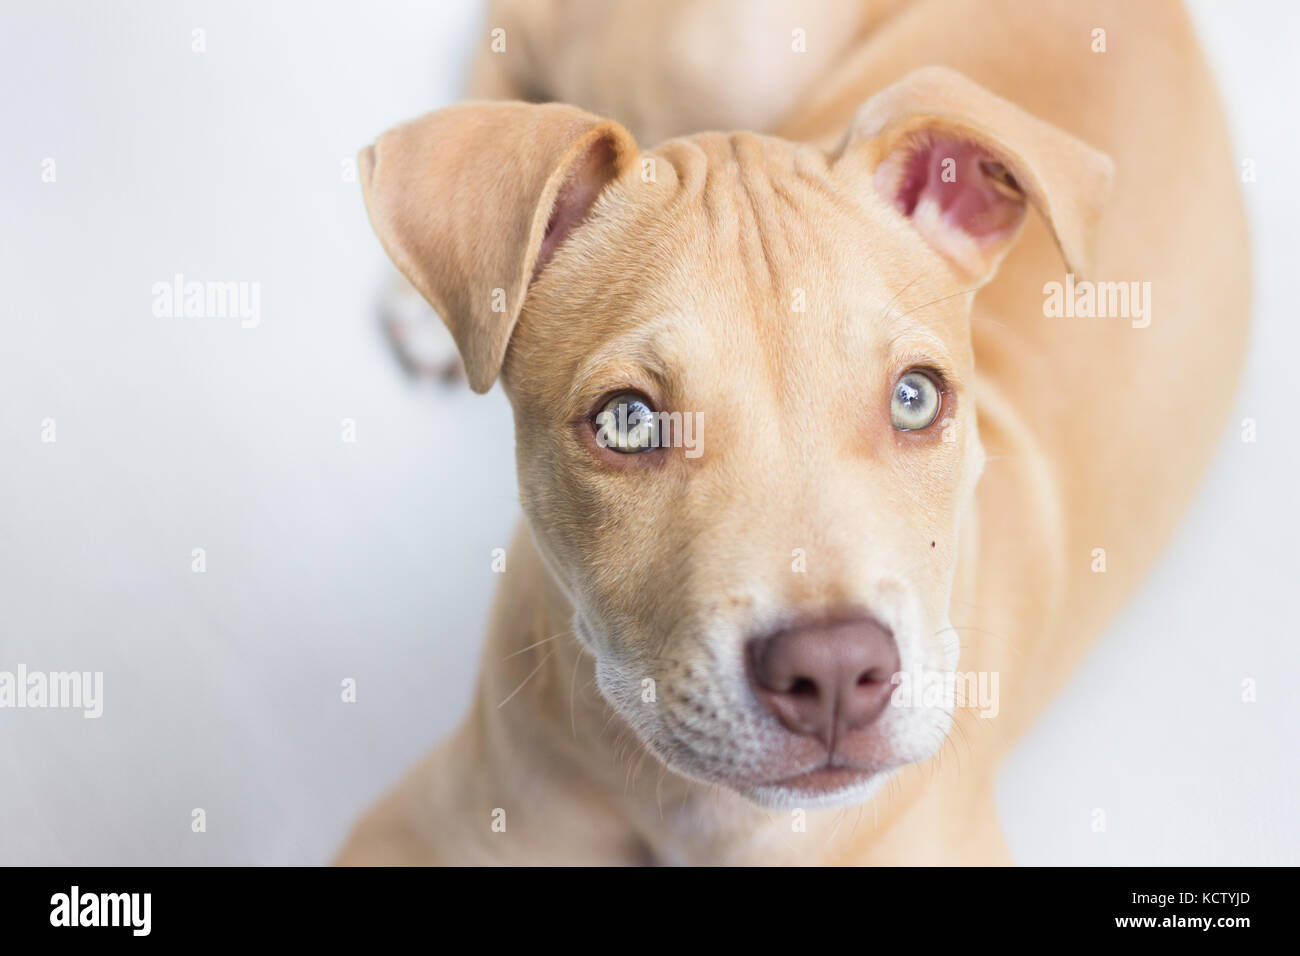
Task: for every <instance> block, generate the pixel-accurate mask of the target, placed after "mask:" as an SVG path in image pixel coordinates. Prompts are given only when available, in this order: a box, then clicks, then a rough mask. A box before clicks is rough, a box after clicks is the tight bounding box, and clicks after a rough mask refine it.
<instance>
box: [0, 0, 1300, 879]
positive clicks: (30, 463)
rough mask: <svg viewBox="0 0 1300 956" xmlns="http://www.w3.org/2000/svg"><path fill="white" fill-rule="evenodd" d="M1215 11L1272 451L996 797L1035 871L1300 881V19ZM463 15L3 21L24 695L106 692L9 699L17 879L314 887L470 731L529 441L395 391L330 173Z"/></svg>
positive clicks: (359, 235) (436, 398) (0, 817)
mask: <svg viewBox="0 0 1300 956" xmlns="http://www.w3.org/2000/svg"><path fill="white" fill-rule="evenodd" d="M340 9H342V10H346V11H348V12H346V13H342V14H341V13H340V12H339V11H340ZM1195 9H1196V11H1197V15H1198V20H1199V21H1200V22H1201V24H1202V25H1203V27H1204V35H1205V42H1206V45H1207V47H1208V48H1209V51H1210V53H1211V55H1212V58H1213V59H1214V61H1215V63H1216V65H1217V66H1218V68H1219V71H1220V75H1221V78H1222V86H1223V92H1224V96H1225V99H1226V101H1227V103H1228V106H1229V109H1230V112H1231V113H1232V116H1233V122H1234V130H1235V135H1236V148H1237V152H1238V154H1239V155H1240V156H1241V157H1242V158H1249V159H1253V160H1254V161H1255V164H1256V168H1257V179H1256V181H1255V182H1253V183H1249V184H1247V185H1246V186H1245V187H1244V189H1245V193H1246V198H1247V201H1248V202H1249V205H1250V213H1251V217H1252V222H1253V226H1254V231H1255V256H1256V264H1257V274H1258V290H1257V300H1256V306H1257V316H1258V321H1257V325H1256V337H1255V342H1254V346H1253V353H1252V356H1253V357H1252V361H1251V366H1250V373H1249V375H1248V377H1247V379H1246V382H1245V386H1244V388H1243V390H1242V393H1241V396H1240V401H1239V405H1240V408H1239V414H1238V415H1237V416H1236V418H1237V419H1241V418H1244V417H1251V418H1254V419H1255V420H1256V421H1257V422H1258V433H1259V438H1258V441H1257V442H1255V443H1253V444H1244V443H1242V442H1241V441H1240V440H1239V438H1238V435H1237V431H1236V428H1235V427H1234V429H1233V430H1231V431H1230V432H1229V433H1225V436H1224V444H1223V448H1222V451H1221V453H1220V456H1219V459H1218V461H1217V463H1216V465H1215V467H1214V469H1213V472H1212V473H1211V475H1210V476H1209V479H1208V481H1207V482H1206V485H1205V488H1204V491H1203V493H1202V495H1201V498H1200V500H1199V501H1198V503H1197V505H1196V507H1195V509H1194V511H1193V513H1192V514H1191V515H1190V516H1189V518H1188V520H1187V522H1186V524H1185V526H1184V527H1183V529H1182V531H1181V532H1180V533H1179V536H1178V538H1177V541H1176V542H1175V545H1174V547H1173V548H1172V549H1171V550H1170V551H1169V552H1168V554H1167V555H1166V557H1165V559H1164V560H1163V561H1162V562H1161V564H1160V566H1159V567H1158V569H1157V571H1156V572H1155V574H1154V575H1153V577H1152V579H1151V580H1150V582H1149V584H1148V586H1147V587H1146V588H1145V590H1144V591H1143V592H1142V594H1141V596H1140V598H1139V599H1138V600H1137V601H1136V602H1135V603H1134V604H1133V605H1132V606H1131V607H1130V608H1129V610H1128V611H1127V612H1126V613H1125V614H1124V616H1123V617H1122V619H1121V620H1119V621H1118V622H1117V623H1116V625H1115V626H1114V627H1113V628H1112V629H1111V631H1110V633H1109V634H1107V635H1106V636H1105V638H1104V639H1103V640H1102V641H1101V643H1100V644H1099V646H1098V648H1097V650H1096V652H1095V653H1094V654H1093V655H1092V656H1091V658H1090V660H1089V662H1088V663H1087V665H1086V666H1085V667H1084V668H1083V669H1082V670H1081V671H1080V672H1079V673H1078V675H1077V677H1076V678H1075V680H1074V681H1073V683H1072V684H1071V686H1070V688H1069V690H1068V691H1067V692H1066V693H1065V694H1064V695H1063V696H1062V697H1061V698H1060V699H1059V701H1058V702H1057V703H1056V704H1055V706H1054V707H1053V708H1052V710H1051V712H1050V714H1049V715H1048V716H1047V717H1046V719H1044V720H1043V721H1042V723H1041V724H1040V725H1039V726H1038V727H1037V729H1036V730H1035V731H1034V732H1033V733H1032V735H1031V736H1030V737H1029V738H1028V739H1027V740H1026V741H1025V742H1024V744H1023V746H1022V747H1020V749H1019V751H1018V752H1017V754H1016V755H1015V757H1014V759H1013V760H1012V761H1011V763H1010V764H1009V766H1008V767H1007V769H1006V772H1005V773H1004V775H1003V779H1002V782H1001V786H1000V793H999V796H1000V805H1001V809H1002V813H1003V816H1004V819H1005V823H1006V829H1007V832H1008V833H1009V835H1010V838H1011V842H1012V846H1013V849H1014V851H1015V854H1016V856H1017V857H1018V859H1020V860H1021V861H1022V862H1025V863H1067V862H1081V863H1113V864H1118V863H1264V862H1271V863H1292V864H1294V863H1297V862H1300V819H1298V817H1297V813H1296V802H1295V793H1296V790H1297V788H1298V787H1300V761H1298V759H1297V745H1296V734H1297V730H1298V729H1300V726H1298V725H1300V719H1298V718H1300V704H1298V703H1297V701H1300V694H1297V690H1296V676H1295V675H1296V673H1297V671H1300V627H1297V624H1296V618H1295V615H1294V613H1293V612H1292V609H1291V607H1290V602H1291V600H1292V599H1293V597H1294V596H1295V591H1296V582H1297V561H1296V558H1295V555H1294V551H1293V549H1294V542H1295V541H1296V540H1297V538H1300V509H1297V506H1296V499H1295V494H1296V491H1295V489H1296V482H1295V477H1294V476H1295V474H1296V471H1297V468H1298V467H1300V460H1298V458H1300V456H1298V453H1297V447H1298V441H1297V440H1298V439H1300V428H1297V425H1296V417H1295V409H1296V398H1297V388H1296V384H1295V383H1296V374H1295V372H1294V369H1293V368H1292V367H1291V365H1292V364H1293V363H1291V362H1289V361H1288V359H1289V358H1290V357H1291V356H1292V355H1293V354H1294V353H1295V352H1296V351H1297V349H1298V348H1300V319H1298V318H1297V311H1296V308H1295V304H1294V283H1293V276H1294V273H1295V269H1296V265H1297V250H1298V248H1300V247H1298V245H1297V234H1296V223H1297V222H1300V198H1298V196H1300V187H1298V186H1297V181H1296V180H1297V176H1296V163H1297V159H1296V157H1297V156H1300V142H1297V137H1296V133H1295V123H1294V117H1295V103H1294V97H1295V95H1296V92H1297V90H1300V83H1298V82H1297V78H1298V77H1297V68H1296V65H1295V62H1294V58H1295V50H1296V49H1297V48H1298V44H1300V29H1298V28H1297V14H1296V13H1295V12H1294V10H1293V8H1292V7H1291V6H1290V5H1288V4H1284V3H1278V4H1276V5H1273V4H1268V3H1264V2H1262V0H1257V2H1251V3H1243V4H1228V3H1226V2H1224V3H1210V2H1204V3H1198V4H1197V5H1196V7H1195ZM123 10H125V11H126V12H125V13H123V12H121V11H123ZM479 16H480V13H479V10H478V6H477V4H473V3H455V2H444V3H439V4H425V3H416V2H408V3H397V2H388V3H370V4H365V5H357V6H355V7H342V8H339V7H336V6H335V5H332V4H331V5H325V4H315V3H311V2H306V0H300V2H292V3H290V2H284V3H275V4H266V3H260V2H255V0H243V2H222V3H216V2H198V3H191V4H186V5H179V4H172V3H167V2H163V0H141V2H137V3H133V4H90V3H86V2H80V3H73V2H44V3H41V4H29V5H24V6H22V7H18V8H15V7H13V6H12V5H11V7H10V9H7V10H6V12H5V13H4V15H3V20H4V23H3V27H2V28H0V80H3V84H2V85H3V88H4V89H5V90H6V91H7V93H6V95H5V97H4V98H3V99H2V100H0V128H2V129H4V131H5V137H6V148H5V149H4V150H2V151H0V182H3V183H4V184H5V187H4V191H3V193H2V194H0V241H2V243H3V244H2V245H0V284H2V287H3V289H4V290H5V294H6V300H7V302H6V308H5V316H4V334H3V336H2V337H0V670H4V669H12V668H13V667H14V666H15V665H16V664H18V663H20V662H21V663H25V664H26V665H27V666H28V667H29V668H32V669H41V670H47V671H55V670H82V671H86V670H89V671H96V670H98V671H103V672H104V674H105V692H104V694H105V700H104V715H103V717H101V718H100V719H98V720H86V719H83V718H82V716H81V715H80V714H79V713H77V712H68V711H62V712H59V711H32V710H27V711H14V710H0V863H48V864H53V863H82V864H108V863H129V864H143V863H201V862H205V863H241V862H254V863H317V862H322V861H324V860H326V859H327V858H328V857H329V855H330V853H331V852H332V850H333V849H334V848H335V846H336V845H337V842H338V841H339V839H340V838H341V836H342V834H343V833H344V831H345V828H346V827H347V825H348V823H349V821H350V820H351V819H352V818H353V817H354V816H355V815H356V813H357V812H358V811H359V810H360V809H361V808H362V807H363V806H364V805H365V804H367V803H368V802H369V801H370V800H371V799H373V798H374V797H375V796H376V795H377V794H378V793H379V791H380V790H381V789H382V788H383V787H384V786H385V785H386V784H387V783H388V782H389V781H391V780H392V779H393V778H395V777H396V775H397V774H398V773H399V772H400V771H401V770H402V768H404V767H405V766H406V765H407V764H408V763H409V762H410V761H411V760H412V759H414V758H415V757H416V756H417V755H418V754H419V753H421V752H422V751H424V750H425V749H427V748H428V747H429V746H430V745H431V744H432V742H433V741H434V740H435V739H436V738H437V737H438V736H439V735H440V734H442V733H443V732H445V731H446V730H447V729H448V728H449V727H450V726H451V725H452V724H453V722H454V721H455V720H456V719H457V717H458V715H459V714H460V713H461V712H462V710H463V708H464V707H465V705H466V703H467V700H468V691H469V686H470V680H471V675H472V673H473V670H474V668H475V666H476V661H477V655H478V645H479V634H480V631H481V628H482V624H483V620H484V616H485V610H486V607H487V603H488V600H489V596H490V594H491V590H492V587H493V584H494V581H495V576H494V575H493V574H492V573H491V570H490V563H489V562H490V553H491V551H492V549H493V548H495V547H502V546H504V545H505V544H506V542H507V539H508V535H509V533H510V530H511V528H512V526H513V524H514V521H515V519H516V516H517V514H518V505H517V503H516V498H515V488H514V470H513V438H512V434H511V421H510V416H509V412H508V409H507V407H506V404H505V401H504V399H503V398H502V396H501V395H500V394H499V393H494V394H492V395H489V396H487V397H476V396H473V395H471V394H469V393H468V392H467V391H464V390H461V391H458V392H443V391H439V390H438V389H436V388H433V387H432V386H427V387H426V386H412V385H410V384H408V383H407V382H406V381H405V380H403V379H402V378H401V377H400V376H399V374H398V373H397V371H396V368H395V365H394V363H393V361H392V359H391V357H390V355H389V353H388V352H387V351H386V349H385V347H384V345H383V343H382V341H381V340H380V339H379V338H378V337H377V336H376V334H375V328H374V324H373V322H372V315H373V312H374V305H375V299H376V296H377V293H378V291H379V287H380V284H381V282H382V281H383V278H384V277H385V276H386V275H387V267H386V265H385V260H384V259H383V256H382V253H381V252H380V250H379V246H378V244H377V242H376V241H375V240H374V238H373V237H372V235H371V233H370V230H369V227H368V225H367V224H366V221H365V215H364V211H363V209H362V205H361V200H360V196H359V193H358V187H357V185H356V184H355V182H352V181H349V177H348V176H347V175H346V174H347V172H348V170H347V167H346V166H345V163H346V161H347V160H348V159H349V158H350V157H352V156H353V155H354V153H355V151H356V149H357V148H358V146H360V145H362V144H364V143H366V142H368V141H369V140H370V139H372V138H373V136H374V135H375V134H376V133H378V132H380V131H381V130H383V129H384V128H385V127H387V126H388V125H391V124H392V123H393V122H396V121H398V120H400V119H403V118H406V117H408V116H411V115H414V114H416V113H419V112H422V111H424V110H426V109H428V108H431V107H433V106H436V105H439V104H441V103H445V102H449V101H451V100H453V99H455V98H456V97H457V96H458V93H459V88H460V82H461V77H463V76H464V74H465V67H466V60H467V54H468V50H469V49H470V44H471V43H473V42H478V41H479V40H481V38H482V36H483V34H482V32H481V31H482V28H483V25H482V24H481V23H480V22H479ZM196 28H198V29H202V30H204V31H206V32H205V34H204V35H203V36H204V40H205V41H206V52H203V53H195V52H193V50H192V45H193V43H194V34H193V30H194V29H196ZM47 159H52V160H54V169H55V173H56V181H55V182H53V183H45V182H42V181H41V173H42V169H43V168H48V167H47V166H43V162H44V161H45V160H47ZM176 273H182V274H184V275H185V276H187V277H190V278H195V279H213V278H220V279H231V280H245V281H250V282H258V283H260V288H261V321H260V324H259V325H258V326H257V327H256V328H241V327H240V324H239V322H238V320H235V319H224V320H223V319H205V320H193V319H159V318H157V317H155V316H154V315H153V313H152V309H151V306H152V302H153V295H152V291H151V290H152V287H153V285H154V283H156V282H166V281H170V280H171V279H172V277H173V276H174V275H175V274H176ZM1189 387H1194V383H1189ZM46 419H53V420H54V422H55V427H56V429H57V441H56V442H54V443H48V442H42V441H41V430H42V427H43V425H42V423H43V422H44V421H45V420H46ZM343 419H352V420H353V421H354V422H355V423H356V430H357V431H356V435H357V439H356V441H355V442H352V443H348V442H344V441H342V440H341V437H340V430H341V421H342V420H343ZM195 548H203V549H204V550H205V553H206V562H207V570H206V572H205V573H203V574H195V573H193V572H192V571H191V562H192V557H191V554H192V551H193V549H195ZM345 678H353V679H355V680H356V681H357V686H358V701H357V703H355V704H350V705H349V704H343V703H342V702H341V701H340V693H339V688H340V682H341V681H342V680H344V679H345ZM1246 679H1252V680H1254V681H1255V682H1256V684H1257V688H1258V700H1257V702H1256V703H1252V704H1245V703H1242V691H1241V688H1242V682H1243V680H1246ZM196 807H201V808H203V809H204V810H205V812H206V818H207V831H206V832H205V833H194V832H192V831H191V811H192V809H193V808H196ZM1099 809H1100V810H1101V811H1103V813H1104V819H1105V829H1104V831H1102V832H1096V830H1095V829H1094V828H1095V821H1096V820H1098V819H1099V817H1098V815H1097V812H1096V811H1097V810H1099Z"/></svg>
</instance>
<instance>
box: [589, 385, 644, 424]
mask: <svg viewBox="0 0 1300 956" xmlns="http://www.w3.org/2000/svg"><path fill="white" fill-rule="evenodd" d="M621 395H633V396H636V398H637V399H638V400H640V401H643V402H645V404H646V405H648V406H649V407H650V410H651V411H655V412H657V411H659V410H660V408H661V406H660V404H659V402H658V400H657V399H656V398H655V397H654V395H652V394H651V393H650V392H649V391H647V390H646V389H644V388H640V387H638V386H636V385H622V386H620V387H618V388H613V389H609V390H607V391H605V392H602V393H601V396H600V398H598V399H596V401H595V404H593V405H592V406H591V410H590V411H589V412H588V413H587V414H586V416H584V417H585V419H586V420H587V421H589V422H591V423H592V424H595V422H596V416H597V415H599V414H600V413H601V412H603V411H604V410H605V406H606V405H608V404H609V403H610V402H612V401H613V400H614V399H616V398H618V397H619V396H621Z"/></svg>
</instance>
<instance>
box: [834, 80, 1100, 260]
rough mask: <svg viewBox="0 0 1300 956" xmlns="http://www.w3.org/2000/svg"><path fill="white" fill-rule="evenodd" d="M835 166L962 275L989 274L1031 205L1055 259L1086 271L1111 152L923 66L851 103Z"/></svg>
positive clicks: (964, 81) (985, 91)
mask: <svg viewBox="0 0 1300 956" xmlns="http://www.w3.org/2000/svg"><path fill="white" fill-rule="evenodd" d="M833 159H834V161H835V166H836V169H837V171H840V172H841V173H842V174H847V175H849V176H852V177H853V178H854V179H856V180H859V181H860V177H861V175H862V174H865V175H866V176H869V178H870V181H871V183H872V185H873V186H874V188H875V190H876V191H877V192H878V193H879V194H880V195H881V196H882V197H883V198H884V199H885V200H886V201H887V202H889V203H890V204H891V205H893V206H894V208H895V209H897V210H898V211H899V212H900V213H901V214H902V215H903V216H905V217H906V218H907V219H908V220H910V222H911V223H912V225H913V227H914V228H915V229H916V230H917V231H918V232H920V233H921V235H922V236H923V237H924V238H925V239H926V241H927V242H928V243H929V244H930V245H931V246H932V247H933V248H934V249H935V250H936V251H937V252H939V253H940V254H941V255H943V256H944V257H946V258H947V259H948V260H949V261H950V262H951V263H952V264H953V265H954V266H956V267H957V269H958V270H960V271H961V272H962V273H963V274H965V275H966V276H968V277H969V278H971V279H973V280H975V281H976V282H977V283H978V284H983V283H984V282H987V281H988V280H989V279H990V278H992V277H993V275H994V273H995V272H996V271H997V267H998V264H999V263H1000V262H1001V261H1002V257H1003V256H1004V255H1005V254H1006V252H1007V250H1008V249H1009V248H1010V246H1011V243H1012V242H1013V241H1014V240H1015V238H1016V236H1017V235H1018V234H1019V232H1020V227H1021V226H1022V225H1023V223H1024V219H1025V212H1026V206H1027V205H1032V206H1033V207H1034V208H1035V209H1036V210H1037V211H1038V213H1039V215H1041V216H1042V217H1043V219H1044V220H1046V222H1047V225H1048V226H1049V227H1050V229H1051V230H1052V234H1053V235H1054V236H1055V237H1056V243H1057V245H1058V246H1059V247H1060V250H1061V255H1062V256H1063V258H1064V260H1065V265H1066V268H1067V269H1069V270H1070V271H1072V272H1075V273H1078V274H1083V275H1086V274H1089V273H1090V272H1091V270H1092V262H1093V259H1092V252H1093V242H1094V239H1095V236H1096V232H1097V224H1098V221H1099V220H1100V218H1101V211H1102V205H1103V203H1104V201H1105V199H1106V196H1107V195H1108V193H1109V191H1110V182H1111V176H1112V174H1113V164H1112V163H1111V160H1110V157H1108V156H1106V155H1105V154H1104V153H1101V152H1098V151H1097V150H1095V149H1093V148H1092V147H1090V146H1088V145H1087V144H1085V143H1083V142H1081V141H1079V140H1077V139H1075V138H1074V137H1073V136H1070V135H1069V134H1068V133H1066V132H1064V131H1063V130H1060V129H1058V128H1057V127H1055V126H1052V125H1050V124H1048V123H1045V122H1043V121H1042V120H1040V119H1037V118H1036V117H1033V116H1031V115H1029V114H1028V113H1026V112H1024V111H1023V110H1021V109H1020V108H1019V107H1017V106H1015V105H1013V104H1012V103H1009V102H1007V101H1006V100H1004V99H1002V98H1000V97H998V96H995V95H994V94H992V93H990V92H989V91H988V90H986V89H984V88H983V87H981V86H978V85H977V84H975V83H972V82H971V81H970V80H968V79H966V78H965V77H964V76H962V75H961V74H960V73H956V72H954V71H953V70H949V69H946V68H944V67H926V68H925V69H922V70H917V71H916V72H914V73H909V74H908V75H907V76H906V77H904V78H903V79H902V80H900V81H899V82H898V83H896V84H894V85H893V86H890V87H888V88H887V89H885V90H882V91H881V92H880V93H878V94H876V95H875V96H874V97H872V98H871V99H870V100H868V101H867V103H866V104H865V105H864V106H863V107H862V108H861V110H859V112H858V115H857V117H856V119H855V120H854V123H853V127H852V128H851V129H850V131H849V134H848V136H847V137H846V139H845V141H844V143H843V145H842V146H841V147H840V150H839V152H838V154H837V155H836V156H835V157H833Z"/></svg>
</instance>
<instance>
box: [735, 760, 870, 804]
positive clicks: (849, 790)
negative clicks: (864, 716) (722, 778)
mask: <svg viewBox="0 0 1300 956" xmlns="http://www.w3.org/2000/svg"><path fill="white" fill-rule="evenodd" d="M893 773H894V771H893V770H850V769H847V768H843V767H826V768H822V769H818V770H812V771H809V772H807V773H802V774H799V775H798V776H795V777H787V778H785V779H784V780H779V781H776V782H774V783H767V784H761V785H759V786H749V787H744V788H740V787H735V788H733V789H735V790H736V792H737V793H739V794H740V795H741V796H743V797H745V799H747V800H749V801H750V802H752V803H755V804H757V805H758V806H760V807H762V808H764V809H765V810H794V809H804V810H835V809H839V808H842V807H854V806H857V805H859V804H861V803H865V802H866V801H868V800H870V799H871V798H872V797H874V796H875V795H876V794H877V793H878V792H879V791H880V788H881V787H883V786H884V785H885V782H886V781H887V780H888V779H889V778H890V776H891V775H892V774H893Z"/></svg>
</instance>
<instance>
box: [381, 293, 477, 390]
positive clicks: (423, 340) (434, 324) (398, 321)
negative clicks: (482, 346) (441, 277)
mask: <svg viewBox="0 0 1300 956" xmlns="http://www.w3.org/2000/svg"><path fill="white" fill-rule="evenodd" d="M380 318H381V320H382V323H383V327H384V335H385V337H386V338H387V339H388V343H389V345H391V346H392V349H393V354H394V355H395V356H396V357H397V361H398V362H399V363H400V364H401V366H402V368H403V369H404V370H405V371H406V373H407V374H408V375H410V376H411V377H412V378H431V379H434V380H435V381H438V382H442V383H443V384H446V385H453V384H456V383H458V382H463V381H464V380H465V366H464V365H463V364H461V360H460V353H459V352H458V351H457V350H456V343H455V341H454V340H453V339H452V337H451V333H450V332H448V331H447V327H446V326H445V325H443V323H442V319H440V318H439V317H438V313H437V312H435V311H434V310H433V308H432V307H431V306H430V305H429V303H427V302H425V301H424V297H423V296H421V295H420V293H418V292H416V291H415V287H414V286H412V285H411V284H410V283H409V282H407V281H406V279H405V278H403V277H402V276H400V275H399V276H396V277H395V278H394V279H393V281H392V282H391V283H389V286H388V289H387V290H386V291H385V293H384V300H383V303H382V305H381V307H380Z"/></svg>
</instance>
